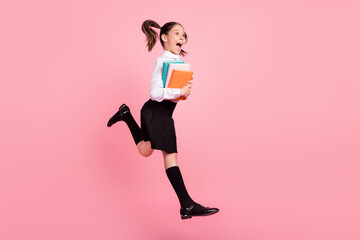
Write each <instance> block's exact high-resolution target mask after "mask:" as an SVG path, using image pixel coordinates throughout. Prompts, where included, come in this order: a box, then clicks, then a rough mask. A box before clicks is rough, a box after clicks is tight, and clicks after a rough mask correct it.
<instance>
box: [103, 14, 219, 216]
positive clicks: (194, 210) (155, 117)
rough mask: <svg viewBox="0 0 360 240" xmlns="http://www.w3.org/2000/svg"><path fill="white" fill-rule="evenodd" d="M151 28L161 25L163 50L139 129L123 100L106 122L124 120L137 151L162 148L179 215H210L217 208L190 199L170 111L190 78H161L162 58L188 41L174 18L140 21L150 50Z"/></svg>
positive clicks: (188, 90) (146, 154)
mask: <svg viewBox="0 0 360 240" xmlns="http://www.w3.org/2000/svg"><path fill="white" fill-rule="evenodd" d="M152 28H158V29H160V42H161V45H162V46H163V48H164V52H163V54H162V55H161V56H160V57H159V58H158V59H157V61H156V65H155V69H154V72H153V74H152V80H151V89H150V99H149V100H148V101H147V102H146V103H145V104H144V106H143V107H142V109H141V129H140V127H139V126H138V124H137V123H136V121H135V120H134V118H133V116H132V115H131V112H130V109H129V107H128V106H126V105H125V104H122V105H121V106H120V108H119V111H118V112H117V113H115V115H114V116H112V117H111V118H110V120H109V122H108V124H107V126H108V127H111V126H112V125H113V124H114V123H116V122H118V121H124V122H125V123H126V124H127V125H128V127H129V129H130V132H131V134H132V136H133V138H134V141H135V144H136V146H137V148H138V150H139V153H140V154H141V155H142V156H144V157H149V156H150V155H151V154H152V153H153V151H154V149H158V150H161V152H162V154H163V157H164V165H165V170H166V174H167V176H168V178H169V180H170V182H171V184H172V186H173V188H174V190H175V192H176V194H177V196H178V198H179V201H180V205H181V208H180V215H181V219H187V218H191V217H193V216H207V215H211V214H214V213H217V212H218V211H219V209H217V208H208V207H203V206H202V205H200V204H198V203H196V202H194V201H193V200H192V199H191V197H190V196H189V194H188V192H187V190H186V188H185V185H184V181H183V178H182V175H181V173H180V169H179V166H178V163H177V146H176V135H175V127H174V120H173V118H172V114H173V111H174V109H175V106H176V104H177V102H178V101H177V100H175V99H176V98H178V97H180V96H183V97H185V98H187V97H189V96H190V94H191V86H192V81H189V82H188V85H187V86H185V87H183V88H181V89H171V88H164V87H163V82H162V68H163V62H164V61H171V60H180V59H181V57H180V56H179V55H181V56H185V55H186V54H187V52H186V51H184V50H183V49H182V47H183V45H184V44H185V43H186V42H187V35H186V33H185V32H184V28H183V26H182V25H181V24H179V23H177V22H168V23H166V24H165V25H164V26H162V27H160V25H159V24H157V23H156V22H155V21H153V20H146V21H144V22H143V24H142V31H143V32H144V33H145V35H146V38H147V47H148V51H149V52H150V51H151V50H152V49H153V47H154V45H155V43H156V39H157V37H158V34H157V33H156V32H155V31H154V30H153V29H152Z"/></svg>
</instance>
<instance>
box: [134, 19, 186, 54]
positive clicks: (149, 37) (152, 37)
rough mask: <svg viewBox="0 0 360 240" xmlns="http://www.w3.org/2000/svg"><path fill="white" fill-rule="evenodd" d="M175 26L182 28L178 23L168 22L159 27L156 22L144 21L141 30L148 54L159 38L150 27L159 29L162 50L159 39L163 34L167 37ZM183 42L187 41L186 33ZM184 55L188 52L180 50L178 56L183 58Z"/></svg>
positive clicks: (162, 42)
mask: <svg viewBox="0 0 360 240" xmlns="http://www.w3.org/2000/svg"><path fill="white" fill-rule="evenodd" d="M175 25H180V26H182V25H181V24H180V23H178V22H168V23H165V24H164V26H162V27H160V25H159V24H158V23H157V22H155V21H154V20H151V19H149V20H146V21H144V22H143V24H142V26H141V30H142V32H143V33H145V35H146V41H147V44H146V45H147V47H148V51H149V52H150V51H151V50H152V49H153V47H154V46H155V43H156V39H157V37H158V36H159V35H158V34H157V32H155V30H154V29H152V27H154V28H158V29H160V36H159V38H160V43H161V45H162V46H163V48H164V41H163V40H162V39H161V36H162V35H163V34H165V35H167V34H168V33H169V32H170V30H171V29H172V28H173V27H174V26H175ZM185 41H186V42H187V41H188V37H187V35H186V33H185ZM186 54H188V52H186V51H184V50H182V49H181V52H180V55H181V56H183V57H184V56H185V55H186Z"/></svg>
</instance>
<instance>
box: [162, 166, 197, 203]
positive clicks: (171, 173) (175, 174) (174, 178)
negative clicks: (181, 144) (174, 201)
mask: <svg viewBox="0 0 360 240" xmlns="http://www.w3.org/2000/svg"><path fill="white" fill-rule="evenodd" d="M166 175H167V176H168V178H169V180H170V182H171V185H172V186H173V188H174V190H175V192H176V195H177V196H178V198H179V201H180V205H181V207H189V206H190V205H191V204H193V203H194V201H193V200H192V199H191V197H190V196H189V194H188V192H187V191H186V188H185V184H184V181H183V178H182V176H181V172H180V169H179V167H178V166H174V167H170V168H168V169H166Z"/></svg>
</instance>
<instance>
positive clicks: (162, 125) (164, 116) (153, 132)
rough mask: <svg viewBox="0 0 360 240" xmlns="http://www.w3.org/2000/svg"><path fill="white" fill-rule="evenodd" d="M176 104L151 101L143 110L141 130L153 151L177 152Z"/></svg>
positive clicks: (165, 101) (166, 101)
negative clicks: (173, 116) (174, 114)
mask: <svg viewBox="0 0 360 240" xmlns="http://www.w3.org/2000/svg"><path fill="white" fill-rule="evenodd" d="M175 107H176V103H174V102H172V101H169V100H164V101H162V102H157V101H153V100H151V99H149V101H147V102H146V103H145V104H144V106H143V107H142V108H141V130H142V132H143V134H144V140H145V141H150V143H151V148H152V149H158V150H163V151H165V152H169V153H174V152H177V145H176V133H175V126H174V119H173V118H172V115H173V112H174V109H175Z"/></svg>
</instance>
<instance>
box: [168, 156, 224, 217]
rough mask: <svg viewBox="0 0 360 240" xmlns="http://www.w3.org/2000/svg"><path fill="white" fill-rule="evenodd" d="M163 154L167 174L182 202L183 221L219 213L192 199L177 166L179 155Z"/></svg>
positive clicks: (181, 213)
mask: <svg viewBox="0 0 360 240" xmlns="http://www.w3.org/2000/svg"><path fill="white" fill-rule="evenodd" d="M161 152H162V154H163V156H164V166H165V169H166V174H167V176H168V178H169V180H170V182H171V185H172V186H173V188H174V190H175V192H176V195H177V196H178V198H179V201H180V205H181V208H180V215H181V219H187V218H191V217H193V216H208V215H212V214H214V213H217V212H218V211H219V209H217V208H206V207H203V206H202V205H200V204H198V203H196V202H194V201H193V200H192V199H191V197H190V196H189V194H188V192H187V190H186V188H185V184H184V181H183V178H182V175H181V172H180V169H179V166H178V164H177V153H167V152H165V151H161Z"/></svg>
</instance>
